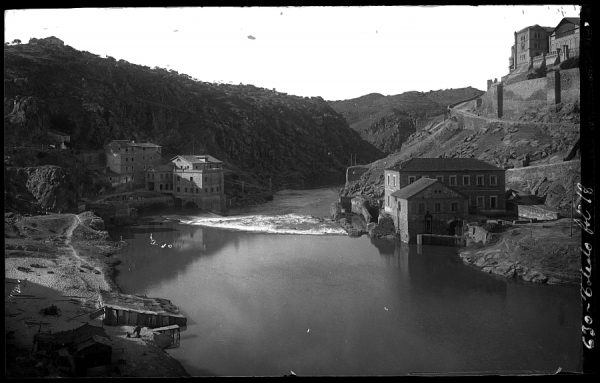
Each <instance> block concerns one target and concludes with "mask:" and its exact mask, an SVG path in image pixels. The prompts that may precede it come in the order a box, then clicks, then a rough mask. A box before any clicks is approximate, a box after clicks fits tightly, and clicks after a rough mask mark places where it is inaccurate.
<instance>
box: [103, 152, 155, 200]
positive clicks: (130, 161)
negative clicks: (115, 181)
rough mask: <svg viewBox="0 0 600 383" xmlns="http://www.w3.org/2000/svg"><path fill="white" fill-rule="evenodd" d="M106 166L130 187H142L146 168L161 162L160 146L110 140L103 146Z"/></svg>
mask: <svg viewBox="0 0 600 383" xmlns="http://www.w3.org/2000/svg"><path fill="white" fill-rule="evenodd" d="M105 154H106V166H107V167H108V168H109V169H110V170H111V171H113V172H114V173H116V174H119V175H121V176H122V177H119V178H123V179H125V180H126V181H125V184H127V185H130V187H132V188H133V187H136V186H137V187H141V186H144V180H145V173H146V170H147V169H148V168H150V167H151V166H154V165H156V164H158V163H159V162H160V160H161V146H160V145H156V144H153V143H150V142H142V143H136V142H135V141H132V140H112V141H111V142H109V143H108V144H107V145H106V146H105Z"/></svg>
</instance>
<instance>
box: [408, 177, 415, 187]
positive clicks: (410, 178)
mask: <svg viewBox="0 0 600 383" xmlns="http://www.w3.org/2000/svg"><path fill="white" fill-rule="evenodd" d="M415 178H416V177H415V176H409V177H408V184H409V185H410V184H412V183H413V182H415Z"/></svg>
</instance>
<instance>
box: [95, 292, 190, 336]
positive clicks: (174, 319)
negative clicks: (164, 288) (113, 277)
mask: <svg viewBox="0 0 600 383" xmlns="http://www.w3.org/2000/svg"><path fill="white" fill-rule="evenodd" d="M100 300H101V303H100V304H101V306H102V307H104V324H106V325H109V326H117V325H128V326H143V327H149V328H156V327H164V326H170V325H175V324H176V325H178V326H181V327H185V326H186V325H187V319H186V317H185V316H183V315H182V314H181V313H180V312H179V308H178V307H177V306H175V305H174V304H173V303H171V301H170V300H168V299H163V298H149V297H145V296H140V295H128V294H121V293H116V292H110V291H101V292H100Z"/></svg>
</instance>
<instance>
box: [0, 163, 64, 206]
mask: <svg viewBox="0 0 600 383" xmlns="http://www.w3.org/2000/svg"><path fill="white" fill-rule="evenodd" d="M4 177H5V178H4V182H5V186H6V189H5V203H6V205H5V209H13V210H16V211H27V212H29V213H32V212H41V211H46V210H47V211H53V212H59V211H66V210H69V209H71V208H73V207H74V206H75V204H76V192H75V188H74V185H73V181H72V180H71V179H70V177H69V175H68V174H67V173H66V172H65V170H64V169H63V168H61V167H59V166H52V165H46V166H38V167H26V168H17V167H7V168H5V174H4Z"/></svg>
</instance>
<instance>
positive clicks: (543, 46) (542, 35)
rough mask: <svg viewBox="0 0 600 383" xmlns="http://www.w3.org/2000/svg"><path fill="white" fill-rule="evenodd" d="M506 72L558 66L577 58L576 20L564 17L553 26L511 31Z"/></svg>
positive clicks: (577, 29)
mask: <svg viewBox="0 0 600 383" xmlns="http://www.w3.org/2000/svg"><path fill="white" fill-rule="evenodd" d="M514 38H515V40H514V45H513V46H512V47H511V51H510V53H511V54H510V58H509V72H513V71H515V70H517V69H519V70H524V69H528V68H529V67H530V66H533V67H534V69H537V68H539V67H541V66H543V65H545V66H550V65H555V64H558V63H560V62H562V61H564V60H566V59H568V58H571V57H577V56H579V18H578V17H565V18H563V19H562V20H561V21H560V22H559V23H558V25H557V26H556V27H541V26H539V25H537V24H536V25H532V26H529V27H526V28H523V29H521V30H520V31H518V32H515V36H514Z"/></svg>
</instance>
